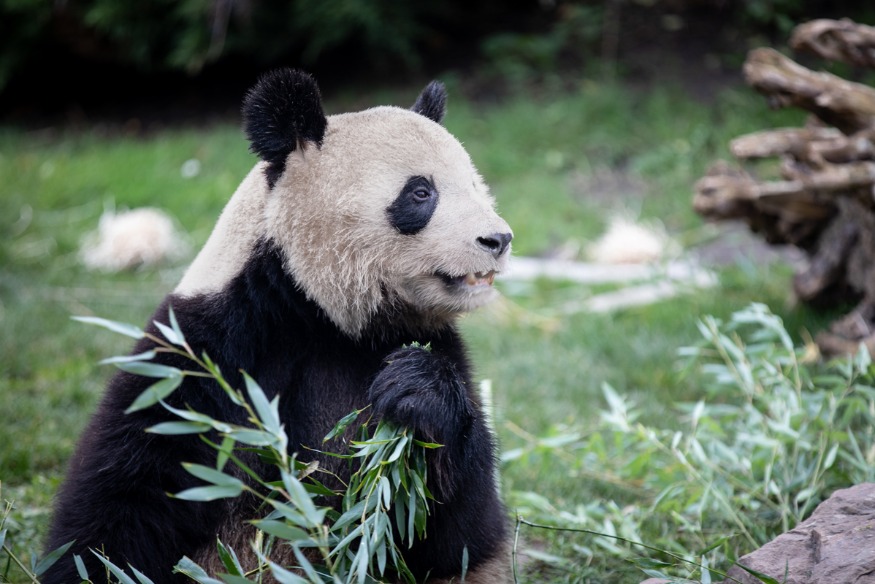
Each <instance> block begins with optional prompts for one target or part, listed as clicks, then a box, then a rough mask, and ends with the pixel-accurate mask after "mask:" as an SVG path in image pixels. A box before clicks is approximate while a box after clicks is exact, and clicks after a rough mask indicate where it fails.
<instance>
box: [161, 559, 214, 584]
mask: <svg viewBox="0 0 875 584" xmlns="http://www.w3.org/2000/svg"><path fill="white" fill-rule="evenodd" d="M173 571H174V572H176V573H178V574H183V575H185V576H188V577H189V578H191V579H192V580H194V581H195V582H199V583H200V584H223V583H222V581H221V580H216V579H215V578H213V577H211V576H210V575H209V574H207V573H206V571H204V569H203V568H201V567H200V566H198V565H197V564H196V563H195V562H194V561H192V560H191V558H189V557H188V556H183V557H182V559H181V560H179V562H177V564H176V566H174V570H173Z"/></svg>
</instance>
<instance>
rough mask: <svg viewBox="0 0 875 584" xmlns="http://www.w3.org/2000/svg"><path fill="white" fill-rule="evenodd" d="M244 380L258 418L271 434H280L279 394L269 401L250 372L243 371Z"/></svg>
mask: <svg viewBox="0 0 875 584" xmlns="http://www.w3.org/2000/svg"><path fill="white" fill-rule="evenodd" d="M243 380H244V381H245V383H246V391H247V393H248V394H249V399H250V401H252V405H253V407H254V408H255V412H256V413H257V414H258V418H259V419H260V420H261V422H262V423H263V424H264V427H265V428H267V430H268V432H270V433H271V434H274V435H276V434H279V432H280V418H279V396H277V397H276V398H274V400H273V401H271V402H268V401H267V396H266V395H265V394H264V390H263V389H261V386H260V385H258V383H257V382H256V381H255V380H254V379H253V378H252V377H250V376H249V374H248V373H246V372H244V373H243Z"/></svg>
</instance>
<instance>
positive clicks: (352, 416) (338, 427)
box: [322, 410, 362, 444]
mask: <svg viewBox="0 0 875 584" xmlns="http://www.w3.org/2000/svg"><path fill="white" fill-rule="evenodd" d="M361 412H362V410H355V411H354V412H350V413H348V414H347V415H345V416H343V417H342V418H341V419H340V421H339V422H337V424H335V425H334V428H332V429H331V431H330V432H329V433H328V434H326V435H325V438H323V439H322V443H323V444H324V443H325V442H328V441H329V440H331V439H332V438H335V437H337V436H340V435H341V434H343V433H344V432H345V431H346V429H347V427H348V426H349V425H350V424H352V423H353V422H354V421H355V420H356V418H358V417H359V414H360V413H361Z"/></svg>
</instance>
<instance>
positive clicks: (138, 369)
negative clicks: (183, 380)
mask: <svg viewBox="0 0 875 584" xmlns="http://www.w3.org/2000/svg"><path fill="white" fill-rule="evenodd" d="M115 366H116V367H118V368H119V369H121V370H122V371H127V372H128V373H132V374H134V375H140V376H142V377H160V378H164V377H181V376H182V371H181V370H179V369H177V368H176V367H170V366H168V365H161V364H160V363H152V362H149V361H122V362H120V363H116V364H115Z"/></svg>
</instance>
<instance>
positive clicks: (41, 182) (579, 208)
mask: <svg viewBox="0 0 875 584" xmlns="http://www.w3.org/2000/svg"><path fill="white" fill-rule="evenodd" d="M451 91H452V87H451ZM402 93H403V97H399V98H398V100H397V101H396V103H400V104H407V103H408V102H409V101H410V99H408V94H407V93H406V92H402ZM414 95H415V94H414ZM384 97H385V96H384V95H381V99H380V101H383V100H384ZM377 103H379V102H378V101H377V100H376V99H375V100H374V101H373V102H368V103H366V104H363V105H376V104H377ZM327 109H328V111H329V112H332V111H340V110H339V108H338V106H335V105H334V104H333V103H332V102H330V101H329V103H328V104H327ZM446 123H447V126H448V128H449V129H450V131H451V132H453V133H454V134H455V135H456V136H458V137H459V139H460V140H462V141H463V143H464V144H465V146H466V147H467V148H468V150H469V151H470V153H471V155H472V157H473V159H474V161H475V163H476V164H477V165H478V167H479V168H480V170H481V172H482V174H483V175H484V176H485V178H486V179H487V181H488V182H489V183H490V185H491V187H492V190H493V193H494V194H495V196H496V197H497V200H498V205H499V210H500V212H501V213H502V214H503V215H504V217H505V218H506V219H507V220H508V222H509V223H510V224H511V226H512V227H513V229H514V231H515V235H516V237H515V240H514V250H515V252H516V253H517V254H520V255H530V254H540V253H544V252H547V251H549V250H551V249H553V248H555V247H556V246H558V245H561V244H564V243H567V242H574V243H577V244H585V243H586V242H588V241H591V240H593V239H594V238H595V237H597V236H598V235H599V234H600V232H601V230H602V229H603V228H604V227H605V226H606V224H607V222H608V220H609V218H610V216H611V215H612V214H614V213H617V212H631V213H632V214H633V215H636V216H638V217H640V218H642V219H656V220H659V221H661V222H662V223H663V224H664V225H665V226H666V228H667V229H668V230H669V232H670V233H671V234H672V235H673V236H674V237H676V238H677V239H678V240H680V241H681V242H682V243H684V244H686V245H688V246H691V245H695V244H696V243H699V242H701V241H704V240H706V239H707V238H708V237H709V236H710V233H711V232H712V231H711V230H710V229H708V228H706V227H705V226H704V225H703V224H702V222H701V220H700V219H699V218H698V217H697V216H696V215H695V214H694V213H693V211H692V209H691V204H690V203H691V197H692V185H693V183H694V181H695V180H696V179H698V178H699V177H700V176H701V175H702V174H703V173H704V172H705V170H706V168H707V166H708V165H709V163H710V162H711V161H713V160H714V159H716V158H721V157H722V158H728V154H727V144H728V142H729V140H730V139H731V138H733V137H735V136H737V135H739V134H741V133H744V132H749V131H755V130H758V129H762V128H765V127H770V126H780V125H798V124H800V123H801V118H800V116H798V115H794V114H793V113H792V112H791V113H786V112H785V113H774V112H769V111H767V109H766V107H765V104H764V103H763V102H762V101H761V100H760V99H759V98H757V97H756V96H753V95H750V94H749V93H748V92H744V91H736V92H729V93H726V94H725V95H724V96H723V97H722V98H721V99H720V100H719V101H718V102H716V103H713V104H702V103H696V102H693V101H691V100H690V99H688V98H687V97H685V96H684V95H682V94H679V93H677V92H673V91H670V90H667V89H659V88H657V89H655V90H653V91H652V92H649V93H641V92H634V91H631V90H629V89H627V88H624V87H623V86H620V85H613V84H601V83H595V82H587V83H582V84H581V85H580V87H579V88H578V89H577V90H576V91H574V92H571V93H568V94H563V95H555V96H551V98H550V99H549V100H546V99H545V98H543V97H541V98H539V99H531V98H529V97H527V96H522V95H521V96H518V97H512V98H508V99H507V100H506V101H504V102H501V103H494V104H488V105H487V104H478V103H472V102H467V101H465V100H464V99H462V98H461V97H460V96H459V95H456V94H453V93H451V96H450V109H449V115H448V117H447V120H446ZM247 146H248V145H247V143H246V141H245V139H244V137H243V136H242V133H241V132H240V130H239V128H238V127H237V126H236V125H235V124H234V123H228V124H226V125H217V126H215V127H213V128H210V129H197V130H184V129H183V130H175V131H166V132H162V133H160V134H156V135H151V136H149V137H146V138H142V137H139V138H138V137H126V136H124V135H117V134H107V133H101V132H99V131H97V130H94V131H86V132H67V131H64V130H50V131H44V132H25V131H22V130H17V129H13V128H5V129H0V185H2V187H0V229H2V230H3V232H4V233H5V235H4V237H3V239H2V242H0V444H2V445H3V446H2V447H0V481H2V484H0V485H2V493H0V496H2V498H5V499H14V500H15V501H16V511H15V512H14V513H13V515H12V520H13V521H14V524H13V525H12V527H13V529H12V530H10V539H11V540H12V541H13V543H14V545H15V546H16V548H17V549H20V550H28V549H38V548H39V547H40V542H41V538H42V537H43V535H44V530H45V527H46V523H47V519H48V513H49V508H50V501H51V495H52V493H53V491H54V489H55V488H56V487H57V484H58V481H59V480H60V477H61V476H62V472H63V466H64V463H65V461H66V460H67V459H68V457H69V456H70V455H71V453H72V449H73V447H74V445H75V442H76V439H77V436H78V434H79V432H80V431H81V429H82V427H83V425H84V424H85V422H86V421H87V419H88V416H89V415H90V412H91V411H93V409H94V408H95V407H96V404H97V401H98V400H99V397H100V395H101V392H102V388H103V384H104V382H105V380H106V378H107V376H108V374H109V371H108V370H107V369H106V368H101V367H98V366H97V365H96V362H97V361H98V360H99V359H101V358H103V357H106V356H109V355H115V354H121V353H125V352H127V350H128V345H127V344H126V341H125V339H124V338H120V337H118V336H116V335H113V334H112V333H109V332H103V331H95V330H93V329H92V328H89V327H86V326H84V325H82V324H78V323H75V322H73V321H71V320H70V317H71V316H73V315H97V316H101V317H105V318H108V319H112V320H119V321H125V322H131V323H134V324H142V323H143V322H144V321H145V320H146V319H147V318H148V317H149V315H150V314H151V312H152V310H153V309H154V307H155V305H156V304H157V303H158V302H159V301H160V299H161V298H162V297H163V296H164V294H166V293H167V292H168V291H170V290H171V289H172V288H173V286H174V285H175V283H176V281H177V280H178V278H179V277H180V276H181V274H182V270H183V269H184V262H181V263H180V264H177V265H169V266H163V267H161V268H158V269H143V270H138V271H134V272H128V273H123V274H106V273H91V272H88V271H86V270H85V269H84V268H83V267H82V265H81V264H80V262H79V261H78V257H77V249H78V247H79V244H80V242H81V240H82V238H83V236H84V235H85V234H86V233H87V232H89V231H91V230H93V229H94V228H95V227H96V225H97V221H98V218H99V216H100V214H101V212H102V211H103V209H104V208H105V207H106V206H111V205H114V206H115V207H116V208H125V207H139V206H156V207H160V208H163V209H165V210H167V211H168V212H169V213H171V214H172V215H173V216H175V217H176V218H177V219H178V221H179V223H180V225H181V226H182V227H183V228H184V229H185V230H186V232H187V233H189V235H190V237H191V239H192V241H193V243H194V247H195V249H197V248H198V247H199V246H200V245H201V244H202V243H203V242H204V241H205V240H206V237H207V236H208V234H209V232H210V229H211V228H212V225H213V224H214V222H215V220H216V218H217V216H218V214H219V212H220V211H221V209H222V207H223V205H224V203H225V202H226V200H227V199H228V197H229V196H230V195H231V193H232V192H233V190H234V189H235V187H236V186H237V184H238V183H239V181H240V180H242V178H243V177H244V176H245V174H246V172H247V171H248V170H249V168H250V167H251V165H252V164H253V162H254V157H253V156H252V155H251V154H250V153H249V152H248V150H247ZM192 158H195V159H197V160H199V161H200V163H201V172H200V174H199V175H198V176H196V177H194V178H191V179H186V178H183V176H182V175H181V173H180V168H181V166H182V164H183V163H184V162H185V161H186V160H188V159H192ZM605 171H610V172H612V173H619V174H620V175H622V176H625V177H628V178H629V179H630V182H628V183H627V182H624V183H621V184H620V187H619V188H613V189H612V190H611V192H607V193H605V192H599V189H596V188H591V187H593V184H594V183H593V182H592V181H591V180H590V179H591V177H593V176H596V175H597V174H598V173H600V172H605ZM624 185H625V186H624ZM790 276H791V272H790V269H789V268H787V267H786V266H780V265H777V266H771V267H761V266H757V265H756V264H753V263H749V264H742V265H734V266H729V267H726V268H724V269H723V270H722V271H721V273H720V281H721V284H720V286H718V287H717V288H714V289H710V290H703V291H695V292H693V293H691V294H689V295H686V296H684V297H682V298H679V299H675V300H671V301H666V302H661V303H658V304H655V305H652V306H649V307H644V308H635V309H629V310H624V311H621V312H618V313H614V314H597V315H594V314H585V313H576V314H568V315H562V314H558V313H557V307H558V306H561V305H563V304H566V303H568V302H569V301H573V300H574V299H576V298H581V297H585V296H586V295H588V294H591V293H592V292H593V290H591V289H588V288H586V287H582V286H578V285H569V284H565V283H556V282H536V283H533V284H530V285H516V286H512V285H510V284H505V283H499V284H498V286H499V287H501V288H502V289H503V290H504V291H505V292H506V298H505V300H503V301H502V302H500V303H499V304H497V305H495V306H493V307H491V308H488V309H485V310H483V311H480V312H478V313H475V314H473V315H470V316H468V317H466V318H465V319H464V321H463V328H464V330H465V333H466V334H467V337H468V339H469V344H470V348H471V350H472V352H473V354H474V360H475V363H476V364H477V372H478V376H479V377H481V378H489V379H491V380H492V381H493V389H494V396H495V397H494V401H495V406H496V425H497V430H498V433H499V438H500V440H501V443H502V446H503V448H504V449H505V450H509V449H512V448H517V447H520V446H521V445H524V444H525V443H526V440H527V438H526V436H529V435H531V436H541V435H545V434H547V433H549V432H551V431H554V432H555V431H556V430H555V429H556V428H557V427H574V428H586V427H587V425H588V424H590V423H591V422H592V421H593V420H594V417H595V416H596V414H597V412H598V410H599V409H600V408H601V407H602V401H603V400H602V397H601V393H600V388H601V386H602V384H603V383H609V384H610V385H612V386H613V387H614V388H615V389H617V390H618V391H619V392H621V393H625V394H629V395H632V396H635V398H636V400H637V401H638V403H640V404H642V409H643V410H644V411H645V412H646V417H647V419H648V420H649V421H651V422H653V421H657V420H660V421H663V422H667V423H669V424H670V423H671V420H670V419H668V420H666V418H667V417H669V418H670V416H671V415H672V414H671V411H672V410H671V408H672V405H673V404H674V403H675V402H678V401H684V400H690V399H695V398H697V397H698V395H699V390H700V385H699V378H698V377H697V374H696V373H695V372H692V373H688V374H683V372H682V371H681V368H680V367H679V362H678V360H677V357H676V351H677V349H678V348H679V347H681V346H684V345H688V344H690V343H692V342H694V340H695V339H697V337H698V333H697V331H696V328H695V323H696V321H697V319H698V318H699V317H700V316H702V315H704V314H714V315H716V316H721V317H725V316H727V315H728V314H730V313H731V312H732V311H734V310H737V309H738V308H741V307H743V306H745V305H747V304H748V303H749V302H750V301H752V300H757V301H761V302H764V303H766V304H768V305H770V306H771V307H772V308H773V310H775V311H776V312H777V313H779V314H781V315H782V316H783V317H784V318H785V322H786V323H787V327H788V330H790V331H791V332H792V333H794V334H801V332H802V331H803V330H804V329H806V328H808V329H810V330H817V329H819V328H822V327H823V326H824V323H825V322H827V320H828V317H827V316H825V315H822V314H815V313H813V312H812V311H811V310H808V309H805V308H800V307H792V306H791V305H789V304H788V299H789V290H790ZM568 468H570V467H568ZM568 468H566V467H564V466H563V465H562V464H559V463H557V462H556V460H547V459H544V460H543V461H541V462H540V463H538V464H535V463H532V464H527V465H519V464H518V465H514V464H511V465H508V466H507V468H506V469H505V473H504V479H503V486H504V487H503V488H504V489H505V491H506V492H507V493H511V492H528V491H531V492H537V493H539V494H541V495H543V496H544V497H546V498H547V499H549V500H550V501H552V502H553V503H554V504H556V505H557V506H568V507H573V506H574V505H578V504H583V503H586V502H587V501H589V500H591V499H592V498H593V497H594V496H596V495H608V496H611V495H615V496H617V497H618V498H621V499H622V498H626V497H628V495H629V493H628V492H627V491H626V488H625V487H623V486H618V485H616V484H612V483H611V482H610V481H607V480H604V477H600V476H599V469H598V468H593V469H589V471H590V472H589V473H588V475H587V476H585V477H581V476H579V472H578V471H577V470H574V471H573V472H571V471H569V470H568ZM565 537H566V536H559V539H563V538H565ZM548 541H550V542H553V541H554V539H551V538H548ZM602 569H603V570H604V572H603V573H602V574H601V577H602V578H604V580H599V579H598V578H596V579H593V580H590V581H593V582H595V581H610V582H623V581H629V582H637V581H638V580H641V579H643V576H642V574H641V573H640V572H639V571H637V570H635V569H632V568H628V567H625V568H624V567H622V565H621V566H620V567H617V566H615V565H609V566H603V567H602ZM615 569H619V570H620V573H621V574H622V575H618V574H615V573H613V572H611V575H608V570H615ZM543 577H545V576H543V575H542V576H539V577H538V578H543ZM564 579H565V576H557V581H564ZM533 581H538V580H537V578H535V579H533ZM581 581H582V580H581Z"/></svg>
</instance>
